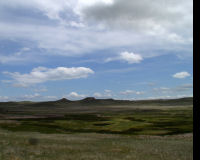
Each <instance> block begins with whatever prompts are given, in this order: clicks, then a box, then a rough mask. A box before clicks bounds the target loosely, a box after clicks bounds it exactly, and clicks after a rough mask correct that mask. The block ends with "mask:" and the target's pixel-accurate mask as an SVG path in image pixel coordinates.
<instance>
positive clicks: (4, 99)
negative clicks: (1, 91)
mask: <svg viewBox="0 0 200 160" xmlns="http://www.w3.org/2000/svg"><path fill="white" fill-rule="evenodd" d="M5 101H9V97H7V96H0V102H5Z"/></svg>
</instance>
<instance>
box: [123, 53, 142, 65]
mask: <svg viewBox="0 0 200 160" xmlns="http://www.w3.org/2000/svg"><path fill="white" fill-rule="evenodd" d="M120 59H122V60H124V61H127V62H128V63H130V64H132V63H140V62H141V61H142V60H143V58H142V56H141V55H139V54H135V53H129V52H122V53H121V54H120Z"/></svg>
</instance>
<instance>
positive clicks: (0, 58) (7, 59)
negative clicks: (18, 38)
mask: <svg viewBox="0 0 200 160" xmlns="http://www.w3.org/2000/svg"><path fill="white" fill-rule="evenodd" d="M30 50H31V49H30V48H28V47H23V48H21V49H20V50H19V51H18V52H16V53H13V54H11V55H5V54H2V53H0V63H11V62H12V63H13V62H21V61H26V60H28V59H29V56H30V55H25V54H26V53H27V52H28V51H30Z"/></svg>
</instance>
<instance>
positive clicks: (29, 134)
mask: <svg viewBox="0 0 200 160" xmlns="http://www.w3.org/2000/svg"><path fill="white" fill-rule="evenodd" d="M192 101H193V100H192V98H186V99H179V100H156V101H114V100H95V99H91V98H90V99H84V100H82V101H75V102H72V101H68V100H65V99H62V100H59V101H54V102H37V103H36V102H8V103H0V159H2V160H4V159H5V160H11V159H16V160H25V159H26V160H29V159H30V160H31V159H33V160H40V159H41V160H54V159H57V160H62V159H63V160H68V159H69V160H70V159H73V160H74V159H75V160H90V159H93V160H110V159H112V160H113V159H116V160H118V159H121V160H122V159H125V160H129V159H130V160H133V159H134V160H179V159H180V160H191V159H192V149H193V148H192V132H193V104H192Z"/></svg>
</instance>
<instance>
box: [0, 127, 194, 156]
mask: <svg viewBox="0 0 200 160" xmlns="http://www.w3.org/2000/svg"><path fill="white" fill-rule="evenodd" d="M31 139H32V140H34V141H37V143H34V144H30V140H31ZM192 139H193V138H192V134H187V135H178V136H175V135H174V136H164V137H161V136H127V135H112V134H95V133H82V134H80V133H77V134H40V133H34V132H8V131H5V130H0V159H1V160H192V155H193V145H192Z"/></svg>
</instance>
